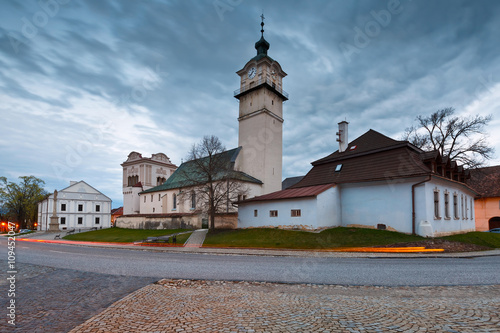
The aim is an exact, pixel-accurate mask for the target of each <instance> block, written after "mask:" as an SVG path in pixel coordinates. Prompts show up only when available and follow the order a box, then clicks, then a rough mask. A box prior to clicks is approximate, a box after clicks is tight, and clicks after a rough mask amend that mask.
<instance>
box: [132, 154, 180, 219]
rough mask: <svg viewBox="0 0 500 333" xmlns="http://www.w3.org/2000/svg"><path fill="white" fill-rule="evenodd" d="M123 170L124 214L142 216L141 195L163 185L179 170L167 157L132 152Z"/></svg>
mask: <svg viewBox="0 0 500 333" xmlns="http://www.w3.org/2000/svg"><path fill="white" fill-rule="evenodd" d="M122 168H123V214H124V215H130V214H140V213H141V211H140V205H139V193H140V192H142V191H145V190H149V189H150V188H153V187H155V186H158V185H161V184H163V183H164V182H165V181H166V180H167V179H168V178H169V177H170V176H171V175H172V174H173V173H174V171H175V170H176V169H177V166H176V165H175V164H173V163H172V162H171V161H170V159H169V158H168V156H167V155H165V154H163V153H158V154H153V155H152V156H151V157H149V158H148V157H142V154H140V153H138V152H135V151H133V152H131V153H130V154H129V155H128V158H127V160H126V161H125V162H123V163H122Z"/></svg>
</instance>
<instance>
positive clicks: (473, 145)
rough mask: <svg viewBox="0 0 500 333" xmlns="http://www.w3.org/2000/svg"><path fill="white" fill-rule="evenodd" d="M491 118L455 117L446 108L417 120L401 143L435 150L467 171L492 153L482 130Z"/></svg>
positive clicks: (491, 148) (478, 164)
mask: <svg viewBox="0 0 500 333" xmlns="http://www.w3.org/2000/svg"><path fill="white" fill-rule="evenodd" d="M491 119H492V117H491V115H488V116H486V117H481V116H479V115H476V116H470V117H458V116H455V109H453V108H451V107H450V108H445V109H441V110H438V111H436V112H434V113H433V114H431V115H430V116H427V117H424V116H418V117H417V119H416V120H417V123H418V124H417V125H414V126H411V127H409V128H407V129H405V133H404V135H403V140H407V141H409V142H411V143H412V144H413V145H415V146H417V147H419V148H421V149H424V150H437V151H439V153H440V154H441V156H444V157H449V158H450V159H452V160H455V161H457V162H459V163H461V164H463V165H464V166H466V167H468V168H477V167H479V166H481V165H483V164H484V163H485V161H486V160H488V159H491V158H492V155H493V153H494V149H493V147H491V146H489V144H488V142H487V140H486V138H487V135H486V132H485V130H484V128H485V126H486V125H488V123H489V122H490V121H491Z"/></svg>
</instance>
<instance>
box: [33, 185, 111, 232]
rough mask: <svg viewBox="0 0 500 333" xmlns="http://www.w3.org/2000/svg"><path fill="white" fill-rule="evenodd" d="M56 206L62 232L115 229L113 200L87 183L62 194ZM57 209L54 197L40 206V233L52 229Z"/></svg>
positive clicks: (73, 186)
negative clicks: (112, 210) (54, 212)
mask: <svg viewBox="0 0 500 333" xmlns="http://www.w3.org/2000/svg"><path fill="white" fill-rule="evenodd" d="M56 204H57V206H56V211H57V216H58V218H59V229H60V230H70V229H90V228H99V229H100V228H109V227H110V226H111V199H110V198H108V197H107V196H105V195H104V194H102V193H101V192H99V191H98V190H96V189H95V188H93V187H92V186H90V185H89V184H87V183H86V182H84V181H83V180H82V181H79V182H75V181H72V182H70V186H68V187H66V188H64V189H62V190H61V191H59V192H58V195H57V202H56ZM53 207H54V194H51V195H49V196H48V197H47V198H46V199H45V200H43V201H41V202H39V203H38V230H48V229H49V223H50V217H51V216H52V214H53Z"/></svg>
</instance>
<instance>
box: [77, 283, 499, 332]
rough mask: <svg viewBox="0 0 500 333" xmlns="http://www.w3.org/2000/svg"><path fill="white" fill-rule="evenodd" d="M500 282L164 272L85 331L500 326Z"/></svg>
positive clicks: (462, 328)
mask: <svg viewBox="0 0 500 333" xmlns="http://www.w3.org/2000/svg"><path fill="white" fill-rule="evenodd" d="M499 304H500V286H477V287H359V286H356V287H355V286H335V285H332V286H328V285H310V284H308V285H300V284H297V285H288V284H276V283H258V282H223V281H190V280H161V281H159V282H158V283H155V284H152V285H149V286H146V287H144V288H142V289H140V290H138V291H136V292H134V293H132V294H130V295H128V296H126V297H125V298H123V299H121V300H119V301H117V302H116V303H114V304H113V305H111V306H110V307H109V308H107V309H106V310H104V311H103V312H101V313H100V314H98V315H96V316H94V317H93V318H91V319H89V320H88V321H86V322H85V323H83V324H82V325H80V326H78V327H76V328H75V329H73V330H71V333H78V332H500V323H499V310H498V309H499V307H498V306H499Z"/></svg>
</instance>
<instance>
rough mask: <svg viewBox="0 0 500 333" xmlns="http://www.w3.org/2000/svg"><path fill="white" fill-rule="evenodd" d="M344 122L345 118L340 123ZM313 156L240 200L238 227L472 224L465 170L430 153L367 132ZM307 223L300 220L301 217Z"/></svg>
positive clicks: (441, 230) (460, 227) (413, 229)
mask: <svg viewBox="0 0 500 333" xmlns="http://www.w3.org/2000/svg"><path fill="white" fill-rule="evenodd" d="M339 125H341V128H342V127H344V128H345V133H344V134H345V135H346V133H347V128H346V123H344V124H342V123H341V124H339ZM339 135H340V138H339V140H338V141H339V142H340V148H339V150H338V151H336V152H335V153H333V154H331V155H329V156H327V157H325V158H323V159H320V160H318V161H315V162H313V163H312V164H313V168H312V169H311V171H309V173H308V174H307V175H306V176H305V177H304V178H303V179H302V180H301V181H300V182H298V183H297V184H295V185H293V186H291V187H290V188H288V189H285V190H283V191H278V192H274V193H271V194H268V195H264V196H260V197H256V198H250V199H248V200H244V201H242V202H240V203H239V214H240V215H239V221H238V226H239V227H240V228H246V227H259V226H281V227H288V228H294V227H301V228H305V229H318V228H325V227H337V226H353V227H369V228H378V229H388V230H395V231H399V232H404V233H409V234H411V233H413V234H418V235H422V236H440V235H449V234H454V233H463V232H469V231H474V230H475V214H474V197H475V195H476V192H475V191H474V190H473V189H471V188H470V187H469V186H468V185H467V184H466V183H465V180H466V178H468V173H467V172H466V171H465V170H463V168H461V167H459V166H457V165H456V163H454V162H453V161H449V160H447V159H443V158H441V156H440V155H439V154H438V153H437V152H430V153H426V152H423V151H422V150H420V149H418V148H416V147H414V146H413V145H411V144H409V143H408V142H405V141H396V140H393V139H390V138H388V137H386V136H384V135H382V134H380V133H378V132H376V131H373V130H370V131H368V132H367V133H365V134H364V135H362V136H361V137H359V138H357V139H356V140H354V141H353V142H351V143H350V144H345V145H344V147H343V142H348V141H347V137H342V135H343V134H342V132H341V131H339ZM305 222H307V223H305Z"/></svg>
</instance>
